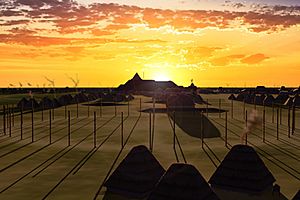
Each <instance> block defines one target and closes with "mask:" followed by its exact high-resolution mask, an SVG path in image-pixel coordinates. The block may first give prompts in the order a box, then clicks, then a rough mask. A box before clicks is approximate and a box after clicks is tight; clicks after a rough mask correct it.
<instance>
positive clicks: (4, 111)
mask: <svg viewBox="0 0 300 200" xmlns="http://www.w3.org/2000/svg"><path fill="white" fill-rule="evenodd" d="M2 112H3V132H4V135H6V108H5V105H3V111H2Z"/></svg>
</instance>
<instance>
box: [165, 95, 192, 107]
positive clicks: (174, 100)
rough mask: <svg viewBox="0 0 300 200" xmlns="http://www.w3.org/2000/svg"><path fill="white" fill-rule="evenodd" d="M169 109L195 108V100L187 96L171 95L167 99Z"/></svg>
mask: <svg viewBox="0 0 300 200" xmlns="http://www.w3.org/2000/svg"><path fill="white" fill-rule="evenodd" d="M166 105H167V107H168V108H171V109H181V108H195V103H194V101H193V98H192V97H191V96H190V95H187V94H182V93H181V94H178V95H170V96H169V97H168V99H167V104H166Z"/></svg>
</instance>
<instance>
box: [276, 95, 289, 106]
mask: <svg viewBox="0 0 300 200" xmlns="http://www.w3.org/2000/svg"><path fill="white" fill-rule="evenodd" d="M288 98H289V95H287V94H279V95H278V96H277V97H276V98H275V101H274V103H275V104H278V105H283V104H284V103H285V102H286V101H287V100H288Z"/></svg>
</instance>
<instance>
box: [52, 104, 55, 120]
mask: <svg viewBox="0 0 300 200" xmlns="http://www.w3.org/2000/svg"><path fill="white" fill-rule="evenodd" d="M54 109H55V108H54V104H52V120H53V121H54V119H55V110H54Z"/></svg>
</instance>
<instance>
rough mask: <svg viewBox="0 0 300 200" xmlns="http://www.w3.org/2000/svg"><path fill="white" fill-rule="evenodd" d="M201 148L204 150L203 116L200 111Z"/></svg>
mask: <svg viewBox="0 0 300 200" xmlns="http://www.w3.org/2000/svg"><path fill="white" fill-rule="evenodd" d="M201 147H202V149H203V148H204V115H203V111H201Z"/></svg>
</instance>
